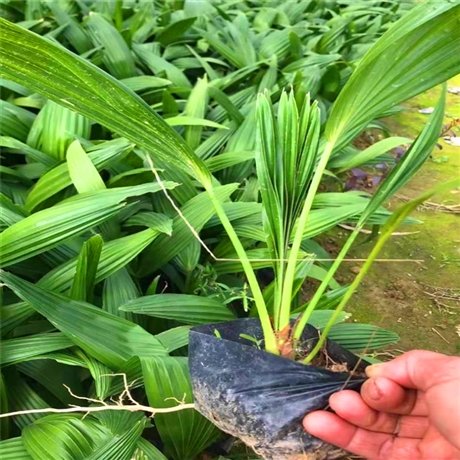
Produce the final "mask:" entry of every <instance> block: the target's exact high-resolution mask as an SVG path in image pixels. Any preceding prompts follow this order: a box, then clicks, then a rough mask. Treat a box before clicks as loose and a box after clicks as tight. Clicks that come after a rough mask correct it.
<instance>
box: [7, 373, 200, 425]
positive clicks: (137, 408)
mask: <svg viewBox="0 0 460 460" xmlns="http://www.w3.org/2000/svg"><path fill="white" fill-rule="evenodd" d="M107 376H111V377H115V376H121V377H122V378H123V383H124V390H123V392H122V393H121V395H120V397H119V398H118V400H117V401H113V400H112V401H113V402H114V404H107V403H106V402H105V401H102V400H100V399H92V398H86V397H83V396H77V395H76V394H74V393H73V392H72V390H71V389H70V388H69V387H68V386H66V385H64V386H65V387H66V389H67V391H68V392H69V393H70V395H71V396H73V397H74V398H76V399H81V400H84V401H87V402H91V403H94V404H101V405H100V406H89V407H81V406H70V407H67V408H64V409H55V408H52V407H47V408H46V409H29V410H20V411H16V412H7V413H5V414H0V418H6V417H15V416H17V415H26V414H47V413H50V414H51V413H52V414H68V413H72V412H84V413H86V414H89V413H92V412H102V411H107V410H125V411H130V412H147V413H148V414H150V417H153V416H154V415H155V414H167V413H170V412H177V411H180V410H185V409H194V408H195V405H194V404H193V403H189V404H185V403H184V402H183V400H182V401H179V400H176V401H178V403H179V404H178V405H177V406H175V407H162V408H155V407H150V406H144V405H143V404H139V403H138V402H137V401H136V400H135V399H134V398H133V396H132V394H131V392H130V389H131V388H132V386H133V384H134V383H135V381H134V382H131V383H130V384H128V380H127V377H126V374H107ZM125 399H128V400H129V401H130V402H131V403H132V404H125V403H124V400H125ZM168 399H171V398H168ZM184 399H185V395H184Z"/></svg>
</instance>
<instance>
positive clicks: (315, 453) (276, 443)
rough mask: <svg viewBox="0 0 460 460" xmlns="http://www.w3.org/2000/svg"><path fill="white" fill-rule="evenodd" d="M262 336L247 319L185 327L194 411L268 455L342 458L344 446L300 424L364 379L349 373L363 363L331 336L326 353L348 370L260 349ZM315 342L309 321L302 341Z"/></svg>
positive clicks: (279, 459) (292, 459)
mask: <svg viewBox="0 0 460 460" xmlns="http://www.w3.org/2000/svg"><path fill="white" fill-rule="evenodd" d="M216 331H217V332H216ZM242 334H243V337H241V335H242ZM248 336H249V337H252V338H254V339H255V341H252V340H249V339H247V338H244V337H248ZM262 340H263V334H262V329H261V326H260V322H259V320H258V319H253V318H245V319H239V320H236V321H231V322H226V323H217V324H207V325H203V326H197V327H195V328H193V329H192V330H191V332H190V343H189V367H190V374H191V378H192V386H193V393H194V398H195V405H196V408H197V410H198V411H199V412H200V413H201V414H203V415H204V416H205V417H207V418H208V419H209V420H211V421H212V422H213V423H214V424H215V425H217V426H218V427H219V428H220V429H222V430H223V431H225V432H227V433H230V434H231V435H233V436H235V437H237V438H239V439H241V440H242V441H243V442H244V443H245V444H247V445H248V446H250V447H252V448H253V449H254V451H255V452H257V453H258V454H259V455H261V456H262V457H263V458H265V459H267V460H287V459H289V460H296V459H299V460H300V459H306V458H307V459H311V460H330V459H336V458H340V457H341V456H342V455H343V451H341V450H339V449H337V448H336V447H334V446H332V445H330V444H327V443H325V442H323V441H321V440H319V439H317V438H315V437H313V436H311V435H309V434H308V433H307V432H305V430H304V429H303V427H302V423H301V422H302V419H303V417H305V415H306V414H307V413H309V412H312V411H314V410H319V409H326V408H327V406H328V399H329V396H330V395H331V394H332V393H334V392H336V391H339V390H340V389H344V388H347V389H354V390H359V388H360V387H361V385H362V383H363V382H364V380H365V379H364V378H363V377H362V376H359V375H356V374H355V372H354V371H360V372H362V371H363V370H364V368H365V367H366V365H367V364H366V363H365V362H362V361H361V362H360V360H359V358H358V357H357V356H356V355H354V354H353V353H351V352H349V351H347V350H346V349H344V348H343V347H341V346H340V345H338V344H337V343H334V342H332V341H330V340H328V341H327V343H326V345H325V347H324V349H325V355H327V357H328V358H330V359H331V360H332V361H333V362H334V363H338V364H339V365H346V366H347V369H348V371H347V372H334V371H333V370H328V369H326V368H324V367H318V366H314V365H304V364H302V363H301V362H296V361H294V360H291V359H288V358H284V357H282V356H277V355H274V354H271V353H268V352H266V351H264V350H263V349H260V348H259V347H263V342H262ZM317 340H318V330H317V329H315V328H314V327H312V326H308V327H307V328H306V329H305V331H304V334H303V336H302V343H303V344H304V345H303V346H305V344H306V343H308V344H309V348H310V349H311V348H312V347H314V345H315V344H316V342H317ZM256 341H257V342H258V343H259V346H258V345H257V344H256Z"/></svg>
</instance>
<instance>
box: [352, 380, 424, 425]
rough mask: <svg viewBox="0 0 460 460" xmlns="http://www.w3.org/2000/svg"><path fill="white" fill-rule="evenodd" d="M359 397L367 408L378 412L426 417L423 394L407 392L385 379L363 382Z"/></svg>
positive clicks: (412, 391)
mask: <svg viewBox="0 0 460 460" xmlns="http://www.w3.org/2000/svg"><path fill="white" fill-rule="evenodd" d="M361 396H362V398H363V400H364V401H365V402H366V404H367V405H368V406H369V407H372V408H373V409H375V410H378V411H384V412H391V413H393V414H403V415H409V414H410V415H418V416H420V415H422V416H426V415H428V408H427V405H426V400H425V394H424V393H423V392H421V391H416V390H407V389H405V388H403V387H401V386H400V385H398V384H397V383H396V382H393V380H390V379H387V378H385V377H378V378H371V379H369V380H368V381H366V382H364V384H363V386H362V388H361Z"/></svg>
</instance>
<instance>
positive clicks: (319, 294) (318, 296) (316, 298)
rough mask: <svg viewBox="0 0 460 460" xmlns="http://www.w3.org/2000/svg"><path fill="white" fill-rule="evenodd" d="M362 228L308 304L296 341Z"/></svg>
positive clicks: (353, 237) (297, 328)
mask: <svg viewBox="0 0 460 460" xmlns="http://www.w3.org/2000/svg"><path fill="white" fill-rule="evenodd" d="M361 228H362V225H361V226H359V225H358V226H357V227H356V228H355V230H354V231H353V233H352V234H351V235H350V236H349V237H348V240H347V241H346V242H345V244H344V245H343V247H342V250H341V251H340V253H339V255H338V256H337V258H336V259H335V261H334V263H333V264H332V266H331V268H330V269H329V270H328V271H327V273H326V276H325V278H324V279H323V281H322V282H321V284H320V286H319V287H318V289H317V290H316V292H315V295H314V296H313V297H312V299H311V300H310V302H308V307H307V309H306V310H305V311H304V312H303V313H302V315H301V316H300V318H299V320H298V321H297V324H296V326H295V329H294V334H293V339H294V341H297V340H300V337H301V336H302V332H303V330H304V329H305V326H306V325H307V323H308V320H309V319H310V317H311V314H312V313H313V311H314V310H315V308H316V306H317V304H318V302H319V300H320V299H321V297H322V295H323V294H324V292H325V291H326V289H327V287H328V286H329V283H330V282H331V280H332V278H333V277H334V275H335V272H336V271H337V269H338V268H339V267H340V264H341V263H342V261H343V259H344V258H345V257H346V255H347V253H348V251H349V250H350V248H351V246H352V244H353V243H354V241H355V239H356V237H357V236H358V235H359V231H360V230H361Z"/></svg>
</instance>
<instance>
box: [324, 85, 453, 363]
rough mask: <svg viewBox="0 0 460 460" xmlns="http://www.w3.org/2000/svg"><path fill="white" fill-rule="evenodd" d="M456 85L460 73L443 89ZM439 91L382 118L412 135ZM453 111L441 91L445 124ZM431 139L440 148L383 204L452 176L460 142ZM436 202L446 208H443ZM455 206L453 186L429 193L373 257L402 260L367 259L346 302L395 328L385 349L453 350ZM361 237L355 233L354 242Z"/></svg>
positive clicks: (364, 249) (367, 319)
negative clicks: (393, 341) (394, 339)
mask: <svg viewBox="0 0 460 460" xmlns="http://www.w3.org/2000/svg"><path fill="white" fill-rule="evenodd" d="M459 86H460V76H457V77H456V78H454V79H452V80H451V81H450V82H449V87H450V88H454V87H459ZM439 94H440V88H435V89H433V90H431V91H428V92H427V93H425V94H423V95H420V96H418V97H416V98H414V99H412V100H410V101H409V102H407V103H406V104H405V106H406V107H407V110H406V111H404V112H402V113H400V114H398V115H396V116H393V117H391V118H389V119H386V120H385V122H386V124H387V125H388V126H389V127H390V129H391V131H392V133H393V134H394V135H401V136H406V137H411V138H413V137H415V136H416V135H417V134H418V133H419V132H420V130H421V129H422V127H423V126H424V124H425V123H426V121H427V118H428V116H429V115H427V114H422V113H419V110H420V109H425V108H428V107H433V106H434V105H435V104H436V101H437V99H438V97H439ZM453 118H460V95H456V94H453V93H448V96H447V106H446V116H445V123H446V124H448V123H450V122H451V121H452V119H453ZM457 133H458V130H457ZM439 144H440V146H441V147H442V149H436V150H435V151H434V152H433V155H432V158H431V159H430V160H428V161H427V162H426V164H425V165H424V166H423V168H422V169H421V170H420V171H419V172H418V173H417V175H416V176H415V177H414V178H413V179H412V180H411V181H410V182H409V183H408V184H407V186H406V187H404V188H403V189H402V190H401V191H400V192H398V194H397V196H396V197H395V198H394V199H393V200H392V202H391V203H390V204H389V205H390V207H391V208H396V207H397V206H399V205H400V204H402V203H403V201H404V199H405V198H406V197H408V198H415V197H417V196H418V195H420V194H422V193H423V192H425V191H427V190H429V189H430V188H432V187H434V186H436V185H437V184H440V183H444V182H448V181H450V180H453V179H456V178H459V176H460V147H458V146H453V145H449V144H448V143H446V142H445V141H444V140H443V139H441V140H440V142H439ZM438 205H446V206H447V208H446V209H445V210H444V211H443V210H442V207H441V206H438ZM456 205H460V188H457V189H454V190H446V191H445V192H443V193H441V194H438V195H435V196H434V197H433V198H432V199H430V204H428V205H427V206H424V207H421V208H420V209H418V210H417V211H416V212H415V213H414V215H413V217H415V218H417V219H419V220H421V221H422V222H423V223H422V224H420V225H418V224H417V225H411V226H406V227H405V228H401V229H400V230H401V232H417V233H415V234H412V235H406V236H394V237H393V239H392V240H391V241H390V242H389V243H388V244H387V246H386V248H384V250H383V252H382V253H381V255H380V256H379V257H381V258H388V259H391V258H397V259H408V262H402V263H401V262H400V263H395V262H393V263H391V262H381V263H376V264H374V266H373V267H372V269H371V271H370V273H369V274H368V276H367V277H366V278H365V280H364V282H363V284H362V286H361V287H360V289H359V291H358V292H357V293H356V295H355V296H354V298H353V299H352V300H351V302H350V305H349V306H348V307H347V311H350V312H351V313H352V314H353V318H354V319H355V320H357V321H359V322H363V323H372V324H376V325H379V326H382V327H385V328H387V329H390V330H392V331H395V332H397V333H398V334H399V335H400V336H401V341H400V342H399V343H398V344H397V345H396V346H395V347H393V348H396V349H398V350H404V351H406V350H410V349H417V348H423V349H427V350H433V351H438V352H443V353H450V354H460V283H459V279H460V276H459V275H460V226H459V219H460V214H459V213H458V212H459V211H460V206H459V207H458V208H457V209H455V206H456ZM455 210H456V211H457V213H455V212H454V211H455ZM446 211H448V212H446ZM346 236H347V232H346V231H339V232H335V234H333V235H332V236H331V238H332V240H333V241H334V242H335V243H336V244H337V245H338V246H340V245H341V243H342V242H343V241H344V240H345V238H346ZM365 239H366V237H365V236H363V238H362V239H361V241H364V240H365ZM371 245H372V243H367V244H363V245H361V246H359V245H358V246H357V247H356V248H355V249H354V250H353V251H352V255H353V256H354V257H357V258H361V257H366V255H367V254H368V253H369V249H370V247H371ZM414 260H423V262H419V263H416V262H414ZM358 267H359V264H355V263H350V264H349V265H348V266H344V267H343V269H342V272H341V276H342V279H343V280H349V279H351V278H352V277H353V271H356V270H357V269H358ZM396 353H397V351H396Z"/></svg>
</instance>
